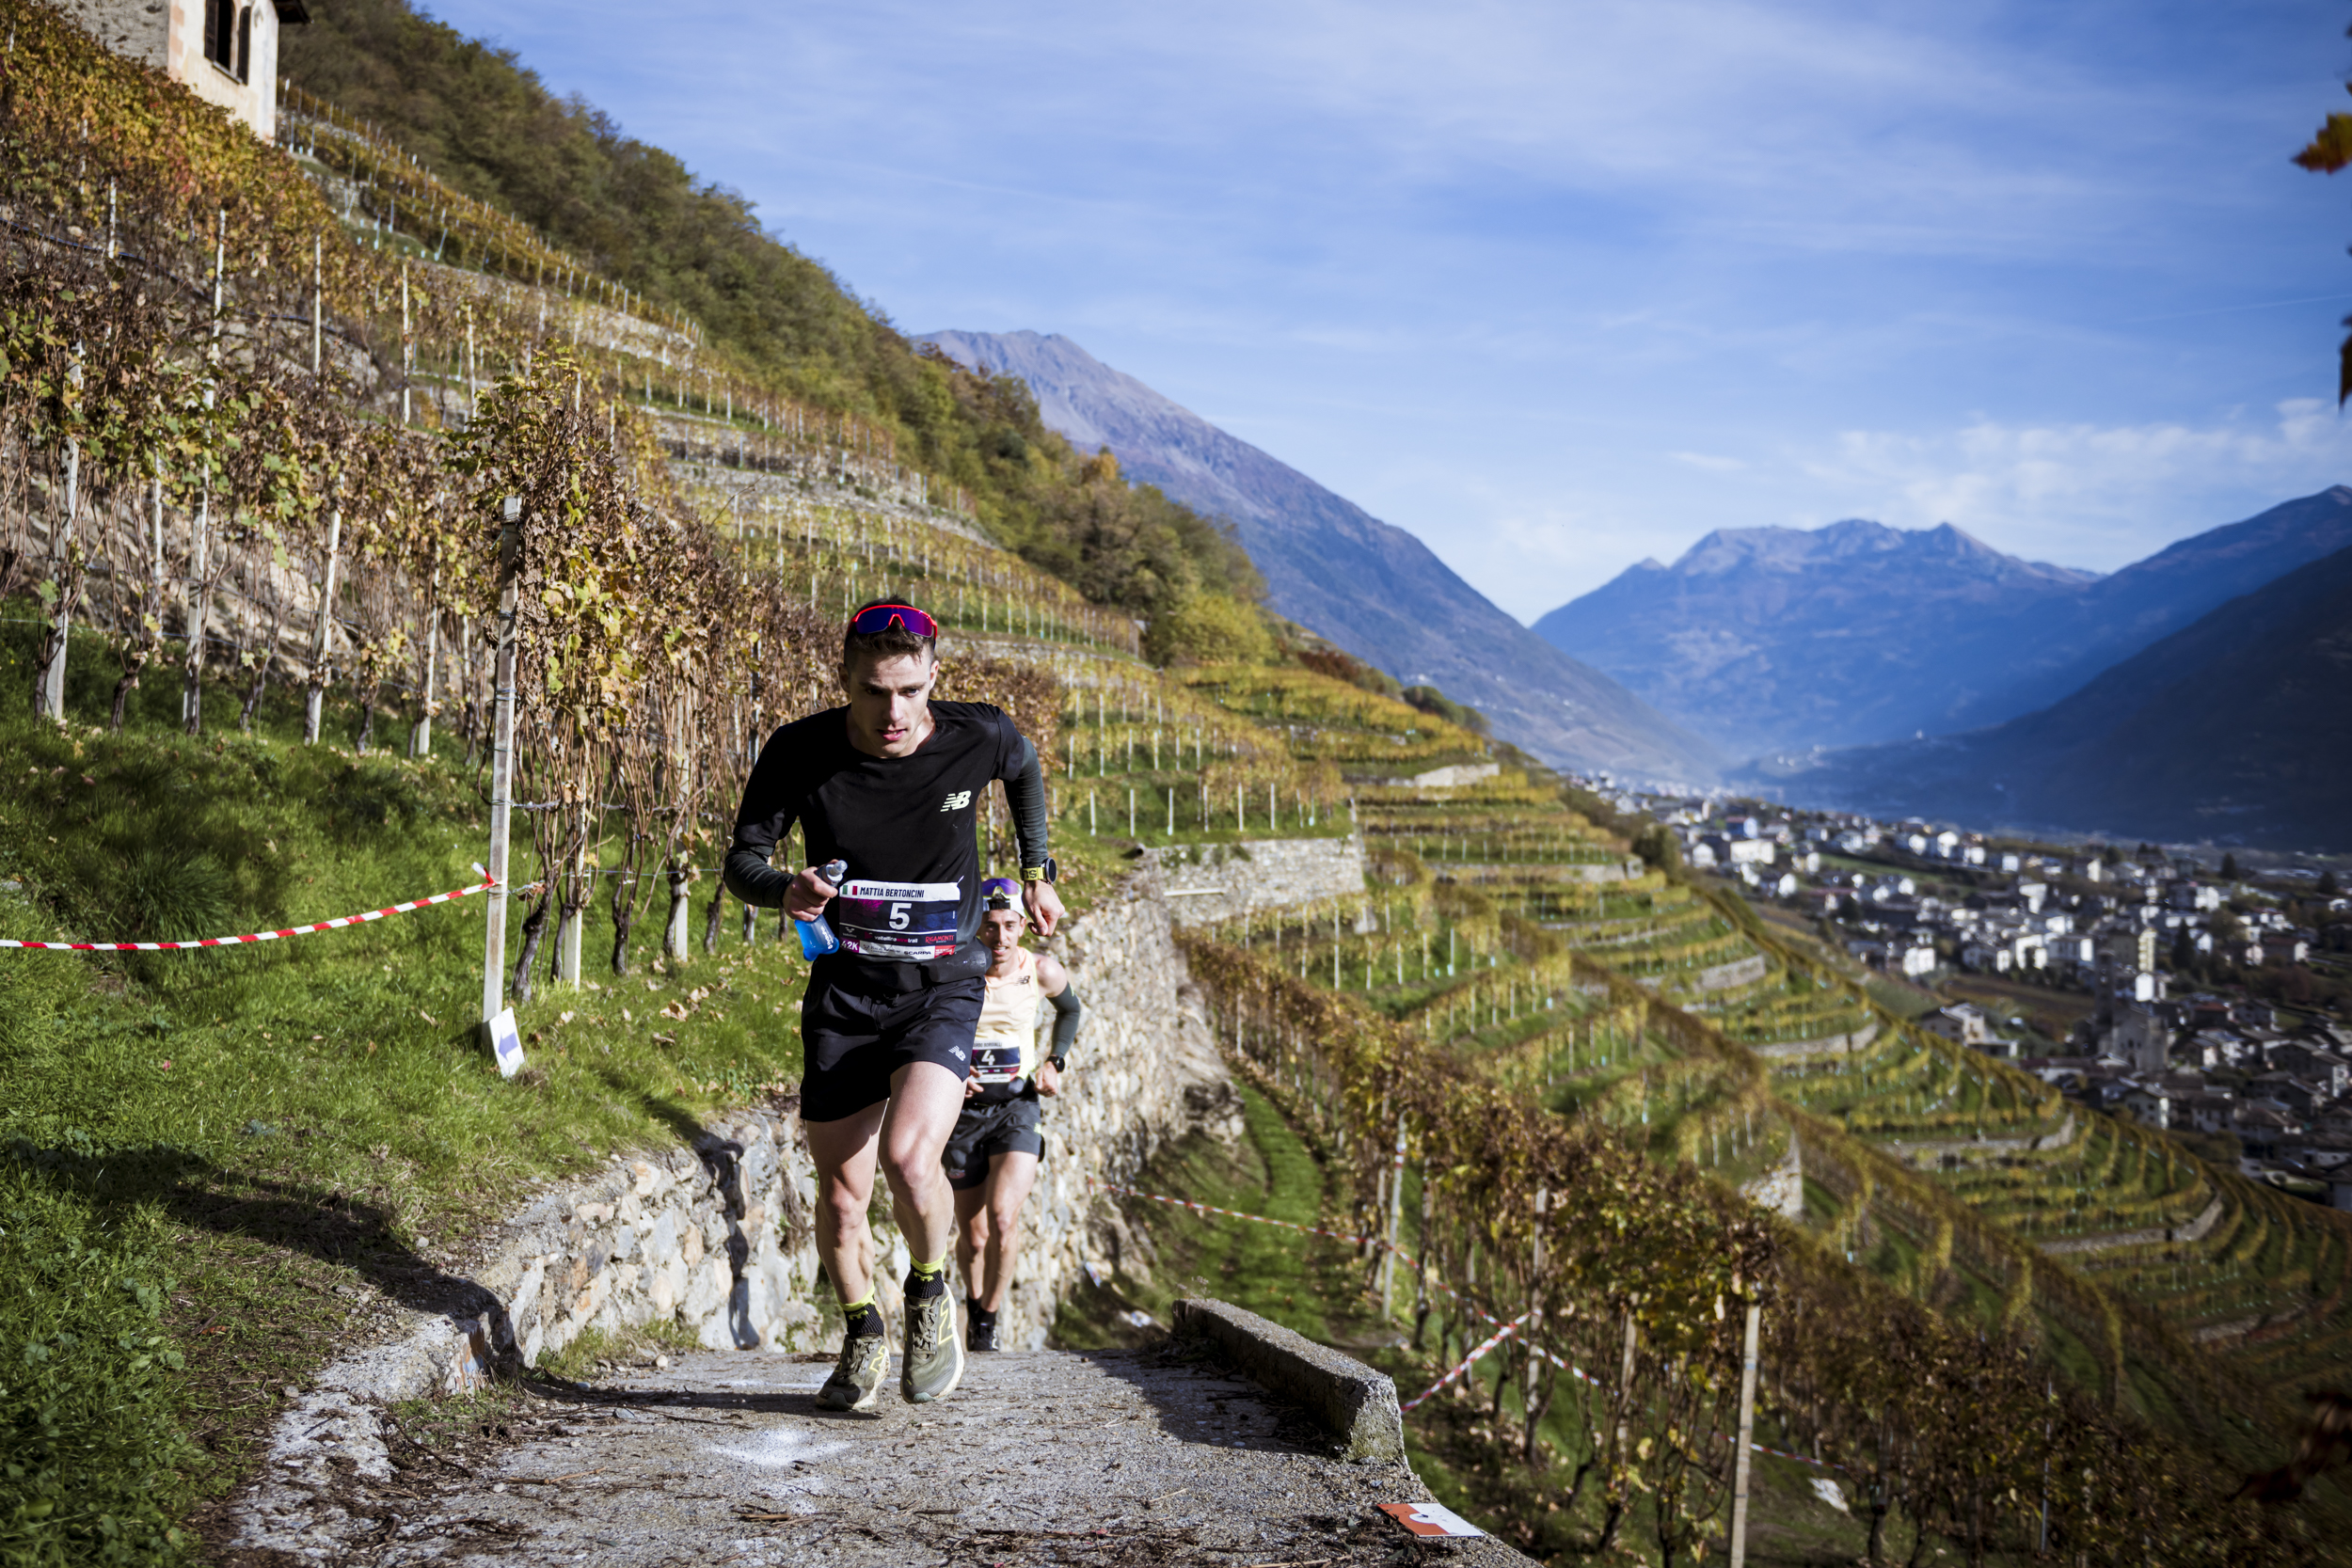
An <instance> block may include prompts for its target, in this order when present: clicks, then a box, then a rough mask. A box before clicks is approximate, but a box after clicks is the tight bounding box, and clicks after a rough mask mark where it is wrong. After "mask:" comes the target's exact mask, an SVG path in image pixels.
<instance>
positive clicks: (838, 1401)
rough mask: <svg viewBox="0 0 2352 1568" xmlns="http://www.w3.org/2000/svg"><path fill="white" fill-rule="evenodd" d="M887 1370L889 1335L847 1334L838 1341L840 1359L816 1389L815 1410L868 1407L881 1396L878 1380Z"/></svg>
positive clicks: (886, 1373) (888, 1365)
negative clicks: (831, 1373)
mask: <svg viewBox="0 0 2352 1568" xmlns="http://www.w3.org/2000/svg"><path fill="white" fill-rule="evenodd" d="M889 1371H890V1337H889V1336H888V1335H886V1334H851V1335H847V1336H845V1337H844V1338H843V1339H842V1341H841V1359H840V1361H839V1362H838V1363H836V1364H835V1365H834V1369H833V1376H831V1377H829V1378H827V1379H825V1386H823V1387H822V1388H819V1389H818V1390H817V1408H818V1409H819V1410H870V1409H872V1408H873V1405H874V1402H875V1400H877V1399H879V1398H881V1397H882V1379H883V1378H884V1377H885V1376H887V1375H888V1374H889Z"/></svg>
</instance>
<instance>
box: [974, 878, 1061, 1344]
mask: <svg viewBox="0 0 2352 1568" xmlns="http://www.w3.org/2000/svg"><path fill="white" fill-rule="evenodd" d="M982 895H983V910H982V913H981V916H980V940H981V941H982V942H986V943H988V948H989V956H990V958H991V962H990V964H989V968H988V976H987V980H988V992H987V995H986V997H985V999H984V1000H983V1001H982V1002H981V1004H980V1022H979V1026H978V1028H977V1030H976V1031H975V1032H974V1037H973V1041H972V1075H971V1077H969V1078H967V1079H965V1080H964V1085H963V1114H962V1115H961V1117H958V1118H957V1119H956V1130H955V1132H952V1133H950V1134H949V1135H948V1138H947V1148H946V1153H945V1154H944V1155H943V1156H942V1160H941V1163H942V1164H945V1165H946V1170H947V1184H948V1185H949V1186H950V1187H952V1188H954V1189H955V1196H956V1264H957V1267H958V1268H960V1269H961V1271H962V1273H963V1291H964V1301H963V1309H964V1316H965V1320H966V1332H965V1338H964V1343H965V1345H966V1347H967V1348H968V1349H971V1350H976V1351H985V1350H994V1349H995V1348H996V1314H997V1313H998V1312H999V1311H1000V1310H1002V1309H1003V1307H1004V1305H1005V1296H1006V1293H1007V1292H1008V1291H1010V1290H1011V1289H1012V1269H1013V1261H1014V1259H1016V1258H1017V1257H1018V1255H1019V1253H1020V1249H1021V1205H1022V1204H1023V1203H1024V1202H1025V1200H1026V1199H1027V1198H1028V1196H1029V1188H1030V1187H1031V1186H1032V1185H1033V1184H1034V1183H1035V1182H1036V1180H1037V1171H1038V1164H1039V1162H1040V1161H1041V1160H1042V1159H1043V1158H1044V1154H1045V1136H1044V1134H1043V1132H1041V1131H1040V1127H1041V1122H1042V1119H1043V1117H1042V1107H1041V1105H1040V1103H1039V1099H1040V1097H1041V1096H1042V1097H1045V1098H1047V1099H1050V1098H1052V1097H1053V1096H1055V1095H1057V1094H1058V1093H1060V1092H1061V1080H1062V1071H1063V1069H1064V1068H1065V1067H1066V1066H1067V1063H1068V1053H1069V1050H1070V1046H1071V1044H1072V1042H1073V1041H1074V1040H1075V1039H1076V1038H1077V1035H1078V1013H1079V1007H1078V993H1077V991H1076V990H1074V989H1073V987H1072V986H1071V984H1070V976H1069V975H1068V974H1066V973H1064V971H1063V969H1062V966H1061V964H1060V963H1059V962H1058V961H1057V960H1056V959H1054V958H1046V957H1043V956H1041V955H1040V954H1035V953H1031V952H1029V951H1028V950H1027V949H1025V948H1024V947H1023V946H1022V945H1021V939H1022V937H1023V936H1025V934H1027V931H1028V928H1029V922H1028V918H1027V916H1026V914H1025V912H1024V911H1023V910H1022V907H1021V892H1020V889H1019V888H1017V887H1016V886H1014V884H1013V883H1012V882H1010V881H1009V880H1007V879H1004V878H1001V877H1000V878H995V879H992V880H990V881H988V882H986V883H984V884H982ZM1041 1002H1050V1003H1052V1004H1053V1006H1054V1043H1053V1049H1052V1051H1051V1052H1050V1053H1046V1052H1041V1051H1040V1050H1039V1048H1038V1038H1037V1033H1038V1029H1037V1025H1038V1004H1039V1003H1041Z"/></svg>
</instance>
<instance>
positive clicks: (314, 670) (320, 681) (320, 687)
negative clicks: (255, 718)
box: [302, 507, 343, 746]
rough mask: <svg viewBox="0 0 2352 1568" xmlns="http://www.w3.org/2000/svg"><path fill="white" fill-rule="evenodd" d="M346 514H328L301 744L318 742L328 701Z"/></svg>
mask: <svg viewBox="0 0 2352 1568" xmlns="http://www.w3.org/2000/svg"><path fill="white" fill-rule="evenodd" d="M342 551H343V514H342V508H340V507H338V508H336V509H335V510H334V511H332V512H329V513H328V514H327V515H326V573H325V575H323V576H322V577H321V578H319V610H318V620H317V623H316V625H315V626H314V627H313V629H312V631H311V633H310V692H309V693H308V695H306V696H305V697H304V699H303V708H302V743H303V744H304V745H305V746H315V745H317V744H318V743H319V720H320V716H321V710H322V709H323V708H324V707H325V705H326V682H327V668H326V643H327V639H328V638H329V637H330V636H332V635H333V633H334V629H335V569H336V567H338V566H340V565H341V564H342Z"/></svg>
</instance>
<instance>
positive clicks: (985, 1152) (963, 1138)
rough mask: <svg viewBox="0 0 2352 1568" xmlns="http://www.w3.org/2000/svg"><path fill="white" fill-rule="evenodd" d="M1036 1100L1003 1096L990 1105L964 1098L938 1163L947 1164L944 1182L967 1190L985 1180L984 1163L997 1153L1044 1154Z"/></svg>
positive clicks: (960, 1190)
mask: <svg viewBox="0 0 2352 1568" xmlns="http://www.w3.org/2000/svg"><path fill="white" fill-rule="evenodd" d="M1040 1119H1041V1117H1040V1114H1039V1106H1038V1102H1037V1101H1034V1100H1007V1101H999V1102H998V1103H996V1104H993V1105H981V1104H977V1103H975V1102H972V1101H966V1102H965V1103H964V1107H963V1115H961V1116H960V1117H957V1118H956V1130H955V1131H954V1132H950V1133H949V1134H948V1135H947V1148H946V1152H945V1153H943V1154H942V1155H940V1157H939V1163H940V1164H943V1165H945V1166H946V1168H947V1185H949V1186H950V1187H953V1188H955V1189H956V1190H957V1191H958V1192H970V1191H971V1190H972V1189H973V1188H975V1187H980V1186H985V1185H987V1183H988V1167H989V1164H990V1162H991V1161H993V1160H994V1159H995V1157H996V1156H997V1155H999V1154H1034V1155H1036V1156H1037V1157H1038V1158H1040V1159H1043V1158H1044V1157H1045V1138H1044V1136H1043V1134H1041V1133H1040V1132H1038V1123H1039V1121H1040Z"/></svg>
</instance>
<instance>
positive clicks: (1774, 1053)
mask: <svg viewBox="0 0 2352 1568" xmlns="http://www.w3.org/2000/svg"><path fill="white" fill-rule="evenodd" d="M1878 1037H1879V1021H1878V1020H1877V1019H1872V1020H1870V1021H1869V1022H1867V1023H1865V1024H1864V1025H1863V1026H1862V1027H1861V1028H1859V1029H1856V1030H1853V1031H1852V1032H1851V1033H1849V1034H1843V1035H1823V1036H1822V1037H1820V1039H1813V1040H1775V1041H1773V1042H1772V1043H1771V1044H1768V1045H1751V1046H1749V1047H1748V1049H1749V1050H1750V1051H1753V1052H1755V1053H1756V1054H1757V1055H1759V1056H1762V1057H1765V1058H1767V1059H1768V1060H1778V1059H1780V1058H1783V1057H1788V1056H1839V1055H1851V1054H1852V1053H1855V1052H1859V1051H1864V1050H1867V1049H1868V1047H1869V1044H1870V1042H1871V1041H1872V1040H1875V1039H1877V1038H1878Z"/></svg>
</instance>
